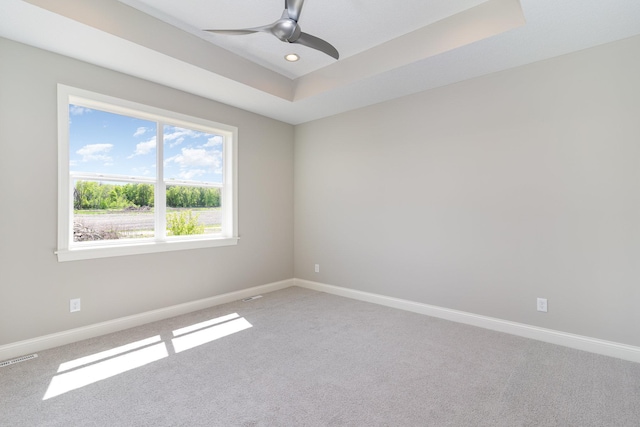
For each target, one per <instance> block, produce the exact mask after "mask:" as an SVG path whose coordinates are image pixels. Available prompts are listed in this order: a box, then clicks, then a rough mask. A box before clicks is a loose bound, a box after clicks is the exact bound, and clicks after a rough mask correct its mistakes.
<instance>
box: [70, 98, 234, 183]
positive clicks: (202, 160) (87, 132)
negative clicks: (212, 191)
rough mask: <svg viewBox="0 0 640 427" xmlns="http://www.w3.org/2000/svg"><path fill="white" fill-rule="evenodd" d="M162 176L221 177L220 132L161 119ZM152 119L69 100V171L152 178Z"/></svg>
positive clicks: (208, 179) (212, 179) (213, 179)
mask: <svg viewBox="0 0 640 427" xmlns="http://www.w3.org/2000/svg"><path fill="white" fill-rule="evenodd" d="M163 133H164V177H165V180H167V181H169V180H171V179H177V180H188V181H200V182H217V183H220V182H222V137H221V136H219V135H215V134H209V133H204V132H199V131H194V130H191V129H185V128H180V127H176V126H170V125H165V126H164V129H163ZM156 140H157V138H156V122H153V121H148V120H142V119H137V118H133V117H128V116H122V115H119V114H113V113H108V112H105V111H100V110H96V109H90V108H86V107H81V106H77V105H73V104H71V105H69V165H70V170H71V171H72V172H91V173H103V174H114V175H125V176H136V177H146V178H153V177H155V174H156Z"/></svg>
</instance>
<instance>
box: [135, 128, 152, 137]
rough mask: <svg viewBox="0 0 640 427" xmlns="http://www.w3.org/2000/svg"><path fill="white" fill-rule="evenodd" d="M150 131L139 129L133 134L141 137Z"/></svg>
mask: <svg viewBox="0 0 640 427" xmlns="http://www.w3.org/2000/svg"><path fill="white" fill-rule="evenodd" d="M148 130H149V129H147V128H145V127H139V128H138V129H136V132H135V133H134V134H133V136H134V137H135V136H140V135H144V134H145V133H146V132H147V131H148Z"/></svg>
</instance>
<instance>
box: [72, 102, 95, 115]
mask: <svg viewBox="0 0 640 427" xmlns="http://www.w3.org/2000/svg"><path fill="white" fill-rule="evenodd" d="M91 111H92V110H91V109H90V108H86V107H80V106H79V105H73V104H69V114H71V115H72V116H81V115H83V114H84V113H90V112H91Z"/></svg>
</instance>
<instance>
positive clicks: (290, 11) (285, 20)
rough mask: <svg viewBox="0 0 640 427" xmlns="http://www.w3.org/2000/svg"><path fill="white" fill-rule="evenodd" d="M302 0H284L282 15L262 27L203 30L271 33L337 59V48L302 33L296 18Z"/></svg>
mask: <svg viewBox="0 0 640 427" xmlns="http://www.w3.org/2000/svg"><path fill="white" fill-rule="evenodd" d="M303 4H304V0H284V12H282V16H281V17H280V19H278V20H277V21H276V22H274V23H273V24H269V25H264V26H262V27H255V28H245V29H242V30H204V31H209V32H211V33H216V34H227V35H245V34H253V33H271V34H273V35H274V36H276V37H277V38H279V39H280V40H281V41H283V42H287V43H297V44H301V45H303V46H307V47H310V48H312V49H316V50H319V51H320V52H323V53H326V54H327V55H329V56H331V57H333V58H335V59H338V58H339V57H340V54H339V53H338V51H337V49H336V48H335V47H333V46H332V45H331V44H330V43H328V42H326V41H324V40H322V39H320V38H318V37H315V36H312V35H311V34H307V33H303V32H302V30H300V25H298V19H300V12H302V5H303Z"/></svg>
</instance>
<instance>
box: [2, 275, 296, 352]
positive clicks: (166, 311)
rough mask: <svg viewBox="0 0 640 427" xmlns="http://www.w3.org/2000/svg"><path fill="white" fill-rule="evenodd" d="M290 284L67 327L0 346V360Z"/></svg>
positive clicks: (282, 282)
mask: <svg viewBox="0 0 640 427" xmlns="http://www.w3.org/2000/svg"><path fill="white" fill-rule="evenodd" d="M291 286H293V279H287V280H282V281H280V282H273V283H268V284H266V285H261V286H255V287H252V288H248V289H243V290H240V291H235V292H229V293H226V294H222V295H216V296H213V297H210V298H204V299H201V300H197V301H192V302H187V303H184V304H178V305H174V306H171V307H165V308H160V309H157V310H152V311H147V312H144V313H140V314H134V315H131V316H127V317H121V318H119V319H114V320H109V321H106V322H101V323H96V324H93V325H88V326H83V327H80V328H75V329H70V330H68V331H63V332H58V333H55V334H50V335H45V336H42V337H37V338H33V339H29V340H24V341H18V342H15V343H11V344H6V345H3V346H0V361H2V360H8V359H12V358H14V357H18V356H22V355H25V354H29V353H34V352H37V351H43V350H46V349H49V348H53V347H58V346H61V345H65V344H70V343H73V342H76V341H81V340H85V339H88V338H94V337H98V336H101V335H105V334H110V333H112V332H117V331H122V330H124V329H129V328H133V327H135V326H140V325H144V324H147V323H150V322H156V321H158V320H163V319H168V318H170V317H175V316H179V315H182V314H186V313H191V312H193V311H197V310H202V309H205V308H209V307H213V306H216V305H220V304H226V303H229V302H233V301H239V300H241V299H243V298H248V297H251V296H254V295H256V294H263V293H267V292H274V291H278V290H280V289H285V288H288V287H291Z"/></svg>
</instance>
